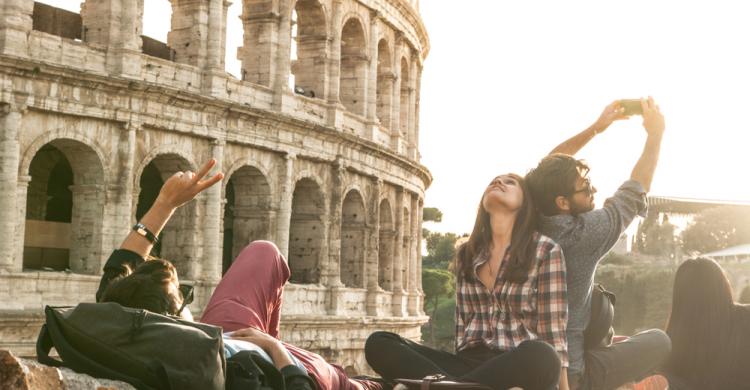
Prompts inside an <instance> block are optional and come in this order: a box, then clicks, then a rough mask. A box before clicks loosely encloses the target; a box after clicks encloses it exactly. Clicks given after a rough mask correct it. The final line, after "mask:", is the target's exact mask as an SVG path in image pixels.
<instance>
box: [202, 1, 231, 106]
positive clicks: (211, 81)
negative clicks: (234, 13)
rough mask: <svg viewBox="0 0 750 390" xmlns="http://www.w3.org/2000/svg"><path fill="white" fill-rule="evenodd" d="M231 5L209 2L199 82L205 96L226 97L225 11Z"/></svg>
mask: <svg viewBox="0 0 750 390" xmlns="http://www.w3.org/2000/svg"><path fill="white" fill-rule="evenodd" d="M231 4H232V3H230V2H228V1H225V0H209V3H208V32H207V34H208V36H207V38H206V66H205V70H204V72H203V79H202V80H201V90H202V91H203V93H204V94H206V95H211V96H215V97H218V98H226V97H227V88H226V72H224V55H225V53H226V36H227V34H226V31H227V23H226V20H227V10H228V8H229V6H230V5H231Z"/></svg>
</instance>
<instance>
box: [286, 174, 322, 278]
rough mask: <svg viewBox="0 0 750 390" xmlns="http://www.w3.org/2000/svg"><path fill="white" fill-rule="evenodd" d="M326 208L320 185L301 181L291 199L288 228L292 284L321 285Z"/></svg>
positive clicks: (306, 180) (308, 180) (310, 180)
mask: <svg viewBox="0 0 750 390" xmlns="http://www.w3.org/2000/svg"><path fill="white" fill-rule="evenodd" d="M324 216H325V205H324V197H323V192H322V191H321V189H320V185H318V183H316V182H315V181H314V180H312V179H309V178H304V179H300V180H299V181H297V183H296V185H295V186H294V193H293V195H292V217H291V222H290V227H289V269H290V270H291V272H292V275H291V278H290V282H292V283H301V284H315V283H319V282H320V267H321V265H322V263H323V262H322V258H321V249H322V247H323V245H324V242H323V239H324V237H325V235H324V231H323V229H324V225H323V218H324Z"/></svg>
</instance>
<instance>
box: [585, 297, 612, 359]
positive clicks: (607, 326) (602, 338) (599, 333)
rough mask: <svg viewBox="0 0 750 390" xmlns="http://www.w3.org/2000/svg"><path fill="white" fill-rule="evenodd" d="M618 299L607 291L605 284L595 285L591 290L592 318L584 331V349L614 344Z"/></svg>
mask: <svg viewBox="0 0 750 390" xmlns="http://www.w3.org/2000/svg"><path fill="white" fill-rule="evenodd" d="M616 300H617V299H616V297H615V294H614V293H612V292H610V291H607V290H606V289H605V288H604V286H602V285H601V284H599V283H597V284H595V285H594V289H593V291H592V292H591V318H590V319H589V324H588V325H587V326H586V330H584V332H583V345H584V350H589V349H592V348H597V347H607V346H609V345H610V344H612V337H614V335H615V330H614V328H613V327H612V321H613V320H614V318H615V302H616Z"/></svg>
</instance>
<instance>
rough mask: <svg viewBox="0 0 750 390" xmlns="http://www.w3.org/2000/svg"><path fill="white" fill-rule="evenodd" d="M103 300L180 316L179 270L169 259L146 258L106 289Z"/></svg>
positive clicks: (181, 300) (181, 299)
mask: <svg viewBox="0 0 750 390" xmlns="http://www.w3.org/2000/svg"><path fill="white" fill-rule="evenodd" d="M101 301H102V302H116V303H119V304H120V305H122V306H126V307H132V308H136V309H146V310H148V311H151V312H154V313H159V314H169V315H179V314H180V313H179V311H180V307H181V306H182V302H183V298H182V294H181V293H180V289H179V282H178V279H177V270H176V269H175V267H174V265H172V263H170V262H169V261H167V260H163V259H153V260H148V261H145V262H143V263H141V265H139V266H138V267H136V268H135V270H134V271H133V272H132V273H131V274H129V275H127V276H125V277H121V278H118V279H115V280H113V281H112V282H111V283H110V284H109V286H107V289H106V290H104V294H103V295H102V299H101Z"/></svg>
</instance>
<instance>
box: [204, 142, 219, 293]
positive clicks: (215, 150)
mask: <svg viewBox="0 0 750 390" xmlns="http://www.w3.org/2000/svg"><path fill="white" fill-rule="evenodd" d="M211 157H213V158H215V159H216V165H214V168H213V169H212V170H211V173H210V174H211V175H215V174H217V173H218V172H220V171H221V168H222V162H223V161H224V141H223V140H216V141H214V142H213V143H212V147H211ZM222 186H223V182H222V183H216V184H215V185H214V186H212V187H211V188H209V189H207V190H206V191H205V195H204V199H205V215H204V218H203V242H204V249H203V274H202V275H201V276H202V277H203V279H204V280H207V281H211V282H218V281H219V280H220V279H221V268H222V247H223V245H222V244H223V243H224V239H223V237H222V236H221V231H222V226H221V225H222V218H223V214H222V212H221V209H222V207H221V203H222V199H221V188H222Z"/></svg>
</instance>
